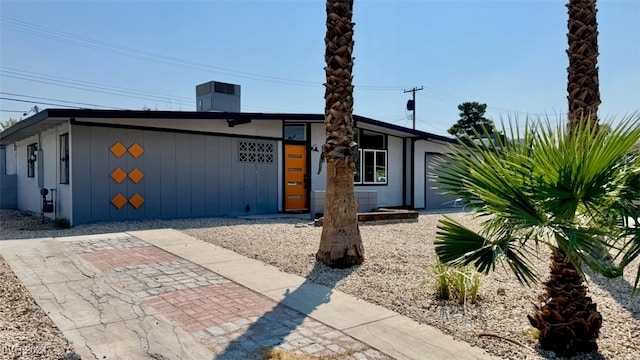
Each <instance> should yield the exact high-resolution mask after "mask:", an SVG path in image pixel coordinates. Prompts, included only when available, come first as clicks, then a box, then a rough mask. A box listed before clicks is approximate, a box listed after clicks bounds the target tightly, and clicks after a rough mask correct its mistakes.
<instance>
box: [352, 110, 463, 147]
mask: <svg viewBox="0 0 640 360" xmlns="http://www.w3.org/2000/svg"><path fill="white" fill-rule="evenodd" d="M353 120H354V123H355V124H354V125H355V126H357V125H358V122H363V123H365V124H370V125H374V126H379V127H384V128H387V129H392V130H395V131H398V132H404V133H406V134H407V137H410V138H418V139H422V140H437V141H442V142H447V143H451V144H457V143H458V142H457V141H456V139H453V138H450V137H447V136H442V135H437V134H432V133H428V132H425V131H420V130H414V129H409V128H406V127H403V126H400V125H395V124H389V123H386V122H383V121H379V120H374V119H371V118H368V117H364V116H360V115H354V116H353Z"/></svg>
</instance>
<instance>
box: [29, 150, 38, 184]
mask: <svg viewBox="0 0 640 360" xmlns="http://www.w3.org/2000/svg"><path fill="white" fill-rule="evenodd" d="M37 154H38V144H31V145H29V146H27V177H35V174H36V158H37V156H38V155H37Z"/></svg>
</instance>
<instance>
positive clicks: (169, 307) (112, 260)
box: [67, 237, 388, 360]
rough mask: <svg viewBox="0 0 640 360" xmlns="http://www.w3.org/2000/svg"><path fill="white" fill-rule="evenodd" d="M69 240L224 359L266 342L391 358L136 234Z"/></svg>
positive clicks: (252, 354)
mask: <svg viewBox="0 0 640 360" xmlns="http://www.w3.org/2000/svg"><path fill="white" fill-rule="evenodd" d="M67 246H69V248H70V249H72V250H73V251H74V252H75V253H77V254H79V255H80V256H81V257H82V258H83V259H85V260H86V261H88V262H90V263H92V264H93V265H94V266H95V267H96V268H98V269H100V270H101V271H103V272H104V273H105V274H108V275H110V276H111V277H112V278H113V279H114V280H115V281H116V282H117V283H118V284H119V285H120V286H121V287H122V288H123V289H125V290H127V291H130V292H131V293H132V294H134V295H135V296H136V297H137V298H138V299H140V301H141V302H142V303H144V304H146V305H148V306H150V307H151V308H153V309H155V310H156V311H158V312H159V313H160V314H162V315H163V316H164V317H166V318H167V319H169V320H170V321H171V322H172V323H174V324H175V325H176V326H179V327H180V328H182V329H183V330H185V331H187V332H188V333H191V334H192V336H193V337H194V338H195V339H197V340H198V341H199V342H200V343H202V344H204V345H205V346H207V348H208V349H209V350H210V351H212V352H213V353H215V354H216V356H217V359H223V360H226V359H259V358H260V350H261V349H264V348H267V349H270V348H275V349H282V350H287V351H291V352H293V353H295V354H300V355H301V354H309V355H338V356H339V357H340V358H344V359H357V360H366V359H388V356H386V355H384V354H382V353H380V352H379V351H377V350H375V349H372V348H370V347H369V346H367V345H366V344H364V343H362V342H360V341H357V340H354V339H353V338H351V337H349V336H347V335H345V334H344V333H342V332H340V331H337V330H336V329H333V328H331V327H329V326H326V325H324V324H322V323H320V322H318V321H316V320H313V319H311V318H308V317H306V316H305V315H304V314H302V313H300V312H298V311H295V310H292V309H290V308H288V307H286V306H284V305H282V304H279V303H277V302H275V301H273V300H271V299H269V298H267V297H265V296H263V295H260V294H258V293H255V292H253V291H251V290H249V289H247V288H245V287H242V286H240V285H238V284H236V283H234V282H232V281H230V280H228V279H226V278H224V277H222V276H220V275H218V274H216V273H215V272H213V271H210V270H208V269H205V268H203V267H201V266H199V265H197V264H194V263H192V262H190V261H187V260H184V259H182V258H180V257H177V256H175V255H173V254H171V253H168V252H166V251H164V250H161V249H159V248H157V247H155V246H151V245H150V244H148V243H146V242H145V241H142V240H140V239H137V238H135V237H130V238H125V239H122V238H119V239H99V240H79V241H72V242H68V243H67Z"/></svg>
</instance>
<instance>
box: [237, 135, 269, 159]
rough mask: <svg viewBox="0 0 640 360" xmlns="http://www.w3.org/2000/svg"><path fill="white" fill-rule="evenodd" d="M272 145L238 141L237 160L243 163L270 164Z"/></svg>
mask: <svg viewBox="0 0 640 360" xmlns="http://www.w3.org/2000/svg"><path fill="white" fill-rule="evenodd" d="M273 153H274V149H273V144H267V143H259V142H249V141H240V143H239V144H238V159H239V160H240V162H243V163H258V164H270V163H273V160H274V156H273Z"/></svg>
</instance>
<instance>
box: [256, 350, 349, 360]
mask: <svg viewBox="0 0 640 360" xmlns="http://www.w3.org/2000/svg"><path fill="white" fill-rule="evenodd" d="M260 353H261V354H262V360H342V359H344V358H346V357H347V356H351V355H353V354H354V352H353V351H347V352H345V353H342V354H333V355H308V354H303V355H296V354H295V353H293V352H291V351H286V350H280V349H269V348H262V349H260Z"/></svg>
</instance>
